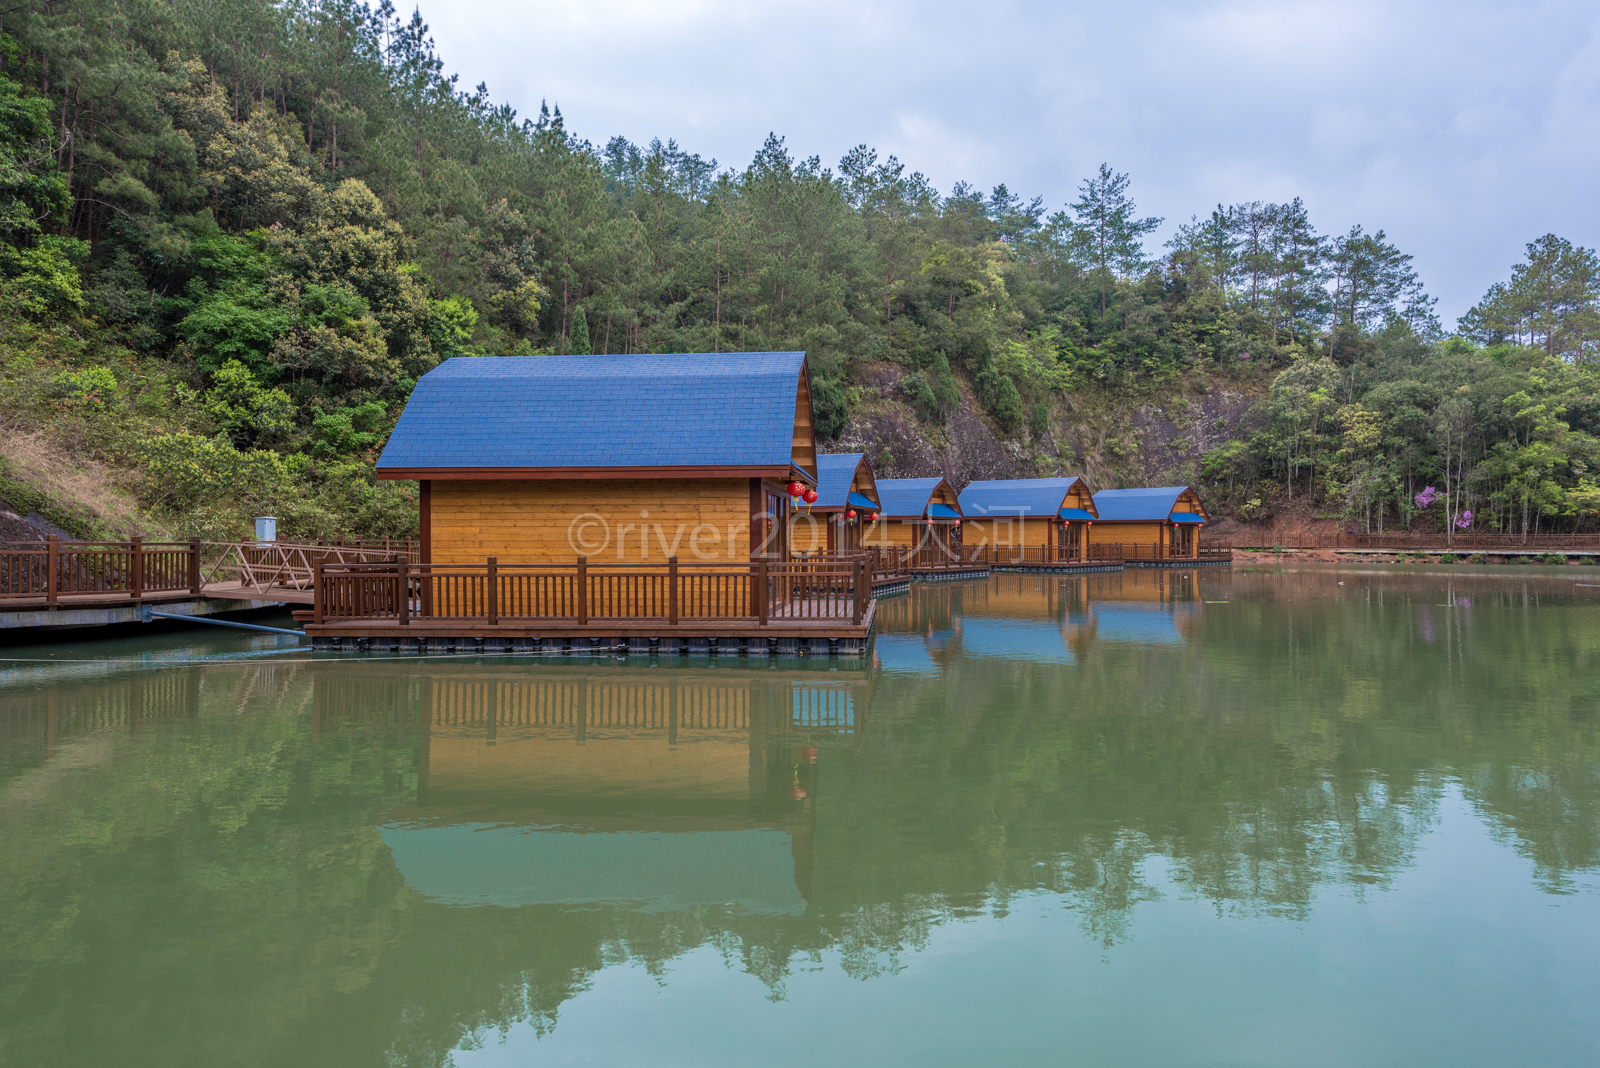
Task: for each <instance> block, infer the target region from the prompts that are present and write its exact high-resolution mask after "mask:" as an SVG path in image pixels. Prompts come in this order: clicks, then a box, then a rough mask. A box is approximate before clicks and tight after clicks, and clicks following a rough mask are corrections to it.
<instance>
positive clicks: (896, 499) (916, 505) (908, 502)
mask: <svg viewBox="0 0 1600 1068" xmlns="http://www.w3.org/2000/svg"><path fill="white" fill-rule="evenodd" d="M942 481H944V480H943V479H940V478H880V479H878V503H879V504H882V505H883V508H882V509H881V514H883V515H884V516H886V517H893V518H901V517H905V516H920V515H922V513H923V512H925V511H927V509H928V499H929V498H930V497H932V496H933V491H934V490H936V489H938V488H939V483H940V482H942Z"/></svg>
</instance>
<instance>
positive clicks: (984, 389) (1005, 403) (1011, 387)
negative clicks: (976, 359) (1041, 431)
mask: <svg viewBox="0 0 1600 1068" xmlns="http://www.w3.org/2000/svg"><path fill="white" fill-rule="evenodd" d="M978 395H979V397H980V398H982V400H983V404H984V407H986V408H988V409H989V414H990V415H992V416H994V421H995V423H996V424H997V425H998V426H999V427H1000V431H1001V433H1004V434H1009V433H1011V432H1012V431H1014V430H1016V429H1017V427H1019V426H1021V425H1022V394H1020V393H1018V392H1017V384H1016V383H1015V382H1013V381H1011V376H1010V375H1008V374H1004V373H1002V372H1001V371H998V370H996V369H995V368H993V367H990V368H988V369H986V370H985V371H983V372H982V373H981V374H979V375H978Z"/></svg>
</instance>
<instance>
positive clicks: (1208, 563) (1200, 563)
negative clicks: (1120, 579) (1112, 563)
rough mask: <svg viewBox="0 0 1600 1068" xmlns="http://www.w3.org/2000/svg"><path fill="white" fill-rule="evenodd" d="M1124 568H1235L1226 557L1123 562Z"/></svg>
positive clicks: (1188, 557) (1179, 557)
mask: <svg viewBox="0 0 1600 1068" xmlns="http://www.w3.org/2000/svg"><path fill="white" fill-rule="evenodd" d="M1122 566H1123V567H1182V568H1190V567H1232V566H1233V559H1232V558H1231V557H1224V558H1222V559H1218V558H1216V557H1211V558H1209V559H1208V558H1206V557H1198V558H1196V557H1192V556H1178V557H1173V558H1171V559H1167V560H1124V561H1123V562H1122Z"/></svg>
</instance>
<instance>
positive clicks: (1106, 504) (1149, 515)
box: [1094, 486, 1189, 523]
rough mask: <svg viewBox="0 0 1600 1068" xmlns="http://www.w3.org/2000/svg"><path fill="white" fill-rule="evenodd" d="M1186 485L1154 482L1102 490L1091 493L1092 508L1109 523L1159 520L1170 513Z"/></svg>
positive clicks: (1164, 518)
mask: <svg viewBox="0 0 1600 1068" xmlns="http://www.w3.org/2000/svg"><path fill="white" fill-rule="evenodd" d="M1188 488H1189V487H1188V486H1157V487H1154V488H1147V489H1121V490H1101V491H1100V492H1099V493H1096V494H1095V495H1094V506H1095V511H1097V512H1099V513H1100V518H1101V519H1102V520H1104V521H1106V522H1111V523H1118V522H1122V523H1128V522H1144V523H1161V522H1165V520H1166V518H1167V516H1169V515H1171V514H1172V508H1173V505H1175V504H1177V503H1178V498H1179V497H1181V496H1183V491H1184V490H1186V489H1188Z"/></svg>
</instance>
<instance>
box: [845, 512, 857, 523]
mask: <svg viewBox="0 0 1600 1068" xmlns="http://www.w3.org/2000/svg"><path fill="white" fill-rule="evenodd" d="M844 517H845V518H846V519H849V520H852V521H853V520H854V519H855V517H856V513H855V511H854V510H852V511H848V512H846V513H845V514H844Z"/></svg>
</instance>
